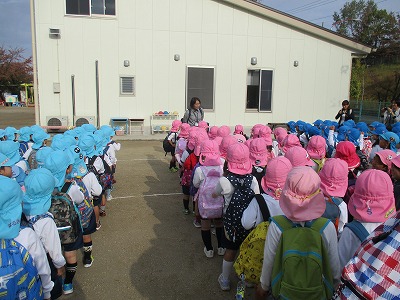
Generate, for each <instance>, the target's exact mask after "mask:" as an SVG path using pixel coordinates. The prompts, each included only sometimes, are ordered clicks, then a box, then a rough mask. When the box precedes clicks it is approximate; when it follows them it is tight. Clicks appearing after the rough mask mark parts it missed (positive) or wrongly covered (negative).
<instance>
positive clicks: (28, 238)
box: [14, 228, 54, 299]
mask: <svg viewBox="0 0 400 300" xmlns="http://www.w3.org/2000/svg"><path fill="white" fill-rule="evenodd" d="M14 240H16V241H17V242H18V243H20V244H21V245H22V246H24V248H25V249H26V250H27V251H28V252H29V254H30V256H31V257H32V260H33V263H34V264H35V267H36V269H37V271H38V274H39V276H40V279H41V281H42V287H43V296H44V298H45V299H50V292H51V290H52V289H53V286H54V283H53V282H52V281H51V270H50V266H49V263H48V261H47V256H46V252H45V251H44V248H43V245H42V243H41V242H40V240H39V238H38V236H37V234H36V233H35V231H33V230H32V229H31V228H24V229H21V231H20V232H19V235H18V236H17V237H16V238H15V239H14Z"/></svg>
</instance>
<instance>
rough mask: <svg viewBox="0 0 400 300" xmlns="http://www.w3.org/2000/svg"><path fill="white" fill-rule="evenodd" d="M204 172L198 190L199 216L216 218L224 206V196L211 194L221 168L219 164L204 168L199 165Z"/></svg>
mask: <svg viewBox="0 0 400 300" xmlns="http://www.w3.org/2000/svg"><path fill="white" fill-rule="evenodd" d="M199 168H200V169H201V171H202V172H203V174H204V180H203V182H202V183H201V185H200V187H199V191H198V199H197V200H198V202H197V205H198V208H199V213H200V216H201V217H202V218H204V219H218V218H221V217H222V211H223V208H224V197H222V196H218V197H216V198H213V196H212V194H213V192H214V190H215V187H216V186H217V184H218V182H219V178H220V177H221V176H222V168H221V167H220V166H216V167H212V168H205V167H201V166H200V167H199Z"/></svg>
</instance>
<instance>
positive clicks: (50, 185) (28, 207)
mask: <svg viewBox="0 0 400 300" xmlns="http://www.w3.org/2000/svg"><path fill="white" fill-rule="evenodd" d="M56 185H57V179H56V178H55V177H54V176H53V174H52V173H51V172H50V171H49V170H48V169H45V168H41V169H34V170H32V171H31V172H30V173H29V175H28V176H27V177H26V178H25V189H26V192H25V195H24V198H23V207H22V211H23V212H24V214H25V215H27V216H35V215H41V214H44V213H46V212H47V211H48V210H49V208H50V205H51V194H52V193H53V190H54V188H55V187H56Z"/></svg>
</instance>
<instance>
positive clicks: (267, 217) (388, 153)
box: [169, 120, 400, 299]
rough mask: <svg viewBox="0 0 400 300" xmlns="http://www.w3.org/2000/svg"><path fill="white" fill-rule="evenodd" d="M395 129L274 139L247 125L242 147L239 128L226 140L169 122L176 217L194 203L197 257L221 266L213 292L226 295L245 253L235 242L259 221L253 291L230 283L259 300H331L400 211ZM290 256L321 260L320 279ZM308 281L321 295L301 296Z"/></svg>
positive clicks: (321, 124) (275, 134) (348, 128)
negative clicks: (178, 201) (358, 255)
mask: <svg viewBox="0 0 400 300" xmlns="http://www.w3.org/2000/svg"><path fill="white" fill-rule="evenodd" d="M397 124H399V125H398V126H397V125H394V126H393V128H392V131H388V130H387V129H386V127H385V125H384V124H382V123H378V122H373V123H372V124H369V125H367V124H366V123H363V122H359V123H357V124H356V123H354V121H352V120H349V121H346V122H344V123H343V124H342V125H341V126H339V125H338V123H336V122H333V121H330V120H326V121H322V120H316V121H315V122H314V123H313V124H308V123H306V122H303V121H297V122H292V121H291V122H288V123H287V128H283V127H277V128H275V129H274V130H273V131H272V130H271V128H270V127H269V126H267V125H263V124H257V125H254V126H253V127H252V129H251V133H250V136H249V137H247V136H246V135H245V134H244V132H243V126H242V125H236V126H235V129H234V131H233V132H231V130H230V128H229V127H228V126H220V127H217V126H212V127H209V125H208V123H207V122H205V121H201V122H199V124H198V126H189V125H188V124H186V123H181V122H180V121H178V120H175V121H173V123H172V126H171V133H174V138H171V139H169V141H170V143H171V145H172V146H174V151H172V152H171V154H172V156H173V158H172V160H171V164H170V168H174V169H179V170H180V171H179V175H180V176H179V177H180V180H179V181H180V185H181V186H182V193H183V211H184V214H186V215H188V214H190V208H189V204H190V200H191V199H192V200H193V207H192V212H193V214H194V222H193V224H194V225H195V226H196V227H198V228H201V238H202V241H203V243H204V249H203V251H204V254H205V256H206V257H207V258H212V257H213V256H214V252H216V253H217V254H218V255H220V256H223V260H222V268H221V274H220V275H219V276H218V282H219V285H220V287H221V289H222V290H230V288H231V284H230V277H231V275H232V274H231V273H232V269H233V267H234V263H235V260H237V259H238V258H237V253H238V252H239V251H240V252H244V251H246V250H248V249H242V248H241V245H242V243H243V241H245V240H246V238H248V237H250V235H249V233H250V232H251V231H252V230H254V229H255V228H256V227H257V226H258V225H259V224H263V222H264V221H267V224H268V225H267V228H268V229H267V230H268V234H265V235H266V236H265V235H264V237H262V238H263V242H262V243H263V252H262V253H261V259H260V260H259V261H258V262H257V261H256V262H254V265H253V266H250V269H253V270H252V271H254V270H255V269H257V268H259V269H260V270H261V271H260V272H261V273H260V274H258V275H257V276H255V277H256V278H257V280H256V281H254V280H252V279H254V278H243V277H244V276H241V275H244V274H237V275H238V276H240V278H241V279H242V281H243V280H244V281H245V282H246V284H247V285H249V286H250V285H251V282H253V283H256V284H258V288H257V291H256V297H257V298H258V299H264V298H265V297H267V295H268V294H269V293H271V292H272V294H273V296H274V297H275V298H278V297H282V298H284V299H308V298H310V299H328V298H330V297H331V296H332V295H333V292H334V291H335V290H336V289H337V288H338V287H339V286H340V284H341V282H340V279H341V274H342V270H343V269H344V268H345V266H346V264H347V263H348V262H349V261H350V260H351V258H352V257H353V256H354V254H355V252H356V250H357V248H359V246H360V245H361V244H362V242H363V241H364V240H366V239H367V237H368V236H369V235H370V234H371V233H372V232H373V231H374V230H375V229H376V228H377V227H378V226H379V225H381V224H382V223H383V222H385V221H388V220H391V218H393V217H394V216H395V215H396V211H398V210H399V209H400V156H397V155H398V148H397V147H398V146H399V141H400V140H399V134H400V123H397ZM177 164H178V165H177ZM260 195H261V198H260ZM260 199H261V200H260ZM264 202H265V203H264ZM265 204H266V208H265ZM397 217H398V215H397ZM213 226H214V227H215V229H212V227H213ZM289 229H295V230H289ZM302 229H307V230H309V231H307V232H308V233H307V234H303V233H304V232H305V231H304V230H302ZM310 232H313V233H315V232H316V233H317V234H316V235H315V234H314V235H313V234H310ZM212 234H215V235H216V238H217V247H214V246H213V245H212ZM264 240H265V244H264ZM294 241H295V242H294ZM243 245H244V244H243ZM246 245H247V242H246ZM310 247H314V248H310ZM292 248H293V249H292ZM304 249H305V250H304ZM310 249H311V250H310ZM285 251H286V252H285ZM318 251H319V252H318ZM299 253H308V254H309V253H320V256H319V259H320V260H319V262H318V264H319V265H320V268H319V269H318V270H320V269H321V270H323V271H321V272H322V275H321V276H322V277H321V276H320V277H319V279H318V278H317V279H315V277H316V276H315V274H319V271H314V268H315V266H314V265H313V266H310V265H309V264H310V261H309V260H307V259H306V260H304V261H303V259H305V258H304V257H301V258H299ZM308 254H307V255H308ZM292 256H295V258H294V259H293V258H292V259H290V258H291V257H292ZM239 257H240V256H239ZM288 257H289V258H288ZM321 257H322V259H321ZM240 259H243V257H240ZM315 260H316V259H315V258H314V259H312V261H315ZM397 261H398V260H397ZM257 264H258V265H257ZM321 266H323V267H321ZM235 269H236V267H235ZM285 270H287V271H286V273H285ZM289 270H292V271H289ZM246 275H247V274H246ZM249 277H250V276H249ZM317 277H318V276H317ZM321 278H323V280H322V279H321ZM313 280H314V284H315V280H317V281H318V280H319V281H320V282H321V286H317V287H315V288H314V286H312V288H311V287H310V286H308V287H307V285H308V284H309V285H310V284H311V285H312V282H313ZM304 282H305V283H304ZM397 284H399V282H397ZM317 285H318V284H317ZM238 291H239V288H238ZM399 293H400V292H399ZM342 296H343V295H342ZM397 296H399V294H397ZM341 299H347V298H343V297H342V298H341Z"/></svg>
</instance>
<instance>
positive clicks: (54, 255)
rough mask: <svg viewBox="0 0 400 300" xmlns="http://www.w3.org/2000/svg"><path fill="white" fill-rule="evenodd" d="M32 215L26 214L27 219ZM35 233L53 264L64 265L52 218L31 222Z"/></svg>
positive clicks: (58, 266)
mask: <svg viewBox="0 0 400 300" xmlns="http://www.w3.org/2000/svg"><path fill="white" fill-rule="evenodd" d="M33 217H34V216H26V218H27V219H28V221H29V220H30V219H32V218H33ZM33 229H34V230H35V233H36V234H37V235H38V236H39V238H40V241H41V242H42V245H43V247H44V249H45V251H46V252H47V253H49V255H50V257H51V259H52V260H53V264H54V266H55V267H56V268H61V267H62V266H64V265H65V258H64V256H63V254H62V250H61V241H60V235H59V234H58V230H57V226H56V223H55V222H54V220H53V219H52V218H43V219H40V220H38V221H37V222H35V224H33Z"/></svg>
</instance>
